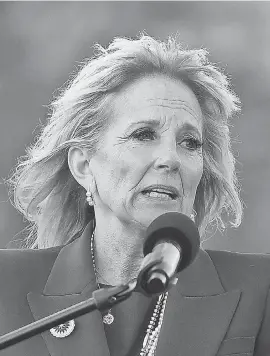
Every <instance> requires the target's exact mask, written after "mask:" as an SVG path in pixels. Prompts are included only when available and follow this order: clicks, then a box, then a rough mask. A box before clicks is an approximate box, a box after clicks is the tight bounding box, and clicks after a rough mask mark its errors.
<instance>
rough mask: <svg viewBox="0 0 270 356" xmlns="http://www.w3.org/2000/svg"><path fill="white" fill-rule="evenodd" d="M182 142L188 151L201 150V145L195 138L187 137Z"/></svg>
mask: <svg viewBox="0 0 270 356" xmlns="http://www.w3.org/2000/svg"><path fill="white" fill-rule="evenodd" d="M182 142H184V143H186V148H187V149H189V150H190V151H197V150H201V148H202V146H203V143H202V142H201V141H200V140H198V139H197V138H195V137H187V138H185V139H184V140H183V141H182Z"/></svg>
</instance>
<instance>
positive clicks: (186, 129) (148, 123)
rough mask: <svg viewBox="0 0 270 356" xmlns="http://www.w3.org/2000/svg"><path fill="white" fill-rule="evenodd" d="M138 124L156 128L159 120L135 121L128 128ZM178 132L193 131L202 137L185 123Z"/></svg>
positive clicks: (189, 124) (193, 127)
mask: <svg viewBox="0 0 270 356" xmlns="http://www.w3.org/2000/svg"><path fill="white" fill-rule="evenodd" d="M138 124H147V125H150V126H152V127H158V126H160V121H159V120H153V119H152V120H141V121H137V122H134V123H132V124H131V125H130V126H129V127H130V128H131V127H133V126H137V125H138ZM180 130H184V131H194V132H196V133H197V134H198V135H199V136H200V137H201V136H202V134H201V132H200V131H199V130H198V128H197V127H196V126H194V125H192V124H191V123H189V122H185V123H184V124H183V125H182V126H181V127H180Z"/></svg>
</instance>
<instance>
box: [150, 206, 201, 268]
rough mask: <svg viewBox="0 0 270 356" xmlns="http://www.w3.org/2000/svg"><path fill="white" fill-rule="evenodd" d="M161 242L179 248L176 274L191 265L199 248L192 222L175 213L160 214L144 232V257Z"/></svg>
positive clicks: (198, 240)
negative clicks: (179, 254)
mask: <svg viewBox="0 0 270 356" xmlns="http://www.w3.org/2000/svg"><path fill="white" fill-rule="evenodd" d="M162 240H167V241H168V240H171V241H172V242H175V243H176V244H178V245H179V246H180V248H181V261H180V263H179V266H178V268H177V271H178V272H179V271H181V270H183V269H184V268H186V267H187V266H188V265H189V264H191V263H192V261H193V260H194V259H195V257H196V255H197V253H198V251H199V247H200V234H199V231H198V229H197V227H196V225H195V224H194V222H193V220H191V219H190V218H189V217H188V216H186V215H184V214H182V213H177V212H168V213H165V214H162V215H160V216H159V217H157V218H156V219H155V220H153V221H152V222H151V224H150V225H149V227H148V229H147V230H146V238H145V243H144V248H143V253H144V256H146V255H148V254H149V253H150V252H152V250H153V248H154V246H155V245H156V244H157V243H158V242H160V241H162Z"/></svg>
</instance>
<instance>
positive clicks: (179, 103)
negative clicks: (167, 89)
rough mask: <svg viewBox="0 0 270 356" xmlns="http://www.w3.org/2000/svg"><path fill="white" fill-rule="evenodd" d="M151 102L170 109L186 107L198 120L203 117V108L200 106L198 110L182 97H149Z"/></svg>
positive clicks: (152, 104)
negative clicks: (181, 98)
mask: <svg viewBox="0 0 270 356" xmlns="http://www.w3.org/2000/svg"><path fill="white" fill-rule="evenodd" d="M148 100H149V102H150V103H151V106H161V107H164V108H169V109H184V110H185V111H187V112H188V113H189V114H190V115H192V116H193V117H195V118H196V119H197V120H198V119H200V117H201V109H200V107H199V106H198V111H199V112H196V110H195V109H193V107H192V106H190V105H189V104H188V103H187V102H186V101H185V100H180V99H166V98H155V99H148Z"/></svg>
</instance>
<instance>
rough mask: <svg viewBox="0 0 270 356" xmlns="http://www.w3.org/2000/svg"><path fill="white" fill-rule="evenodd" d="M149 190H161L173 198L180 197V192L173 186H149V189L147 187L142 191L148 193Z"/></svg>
mask: <svg viewBox="0 0 270 356" xmlns="http://www.w3.org/2000/svg"><path fill="white" fill-rule="evenodd" d="M148 190H161V191H164V192H167V193H169V194H171V195H172V197H173V198H176V197H179V196H180V194H179V190H178V189H177V188H175V187H174V186H172V185H163V184H153V185H149V186H148V187H145V188H144V189H143V190H142V192H144V191H148Z"/></svg>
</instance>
